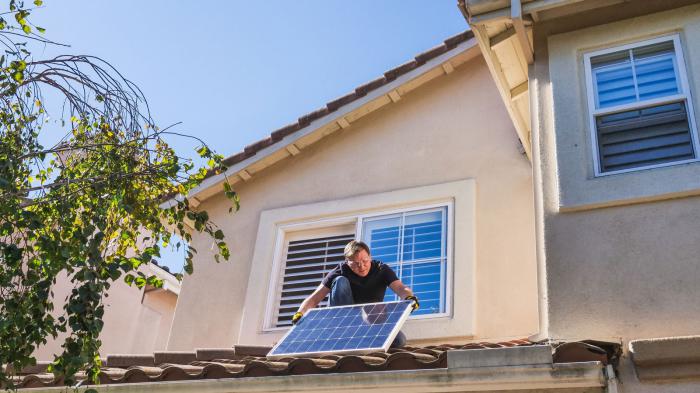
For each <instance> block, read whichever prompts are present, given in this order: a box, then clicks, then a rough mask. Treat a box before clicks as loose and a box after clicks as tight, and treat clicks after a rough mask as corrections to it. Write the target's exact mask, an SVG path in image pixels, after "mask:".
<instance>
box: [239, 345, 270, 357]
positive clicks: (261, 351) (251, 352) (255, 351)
mask: <svg viewBox="0 0 700 393" xmlns="http://www.w3.org/2000/svg"><path fill="white" fill-rule="evenodd" d="M233 349H234V351H235V353H236V355H239V356H241V355H245V356H261V357H264V356H267V354H268V352H270V350H271V349H272V347H268V346H262V345H234V346H233Z"/></svg>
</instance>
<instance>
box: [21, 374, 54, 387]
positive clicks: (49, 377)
mask: <svg viewBox="0 0 700 393" xmlns="http://www.w3.org/2000/svg"><path fill="white" fill-rule="evenodd" d="M60 382H62V380H59V379H55V378H54V376H53V374H49V373H41V374H32V375H28V376H26V377H24V379H22V382H21V383H20V384H19V387H22V388H43V387H45V386H51V385H58V384H59V383H60Z"/></svg>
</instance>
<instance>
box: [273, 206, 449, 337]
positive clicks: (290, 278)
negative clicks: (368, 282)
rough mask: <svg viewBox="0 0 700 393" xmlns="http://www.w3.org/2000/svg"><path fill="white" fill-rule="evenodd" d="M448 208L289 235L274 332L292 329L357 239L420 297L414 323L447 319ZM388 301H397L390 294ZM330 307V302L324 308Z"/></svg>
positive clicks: (356, 219) (370, 217) (350, 220)
mask: <svg viewBox="0 0 700 393" xmlns="http://www.w3.org/2000/svg"><path fill="white" fill-rule="evenodd" d="M450 206H451V204H443V205H439V206H431V207H421V208H416V209H409V210H404V211H398V212H389V213H374V214H367V215H357V216H353V217H346V218H344V222H343V224H337V223H336V224H333V225H330V226H329V225H326V226H324V224H323V223H320V224H319V225H320V227H318V228H315V229H313V230H308V229H304V230H299V231H296V232H295V231H290V232H286V233H285V235H284V236H285V239H284V242H285V243H284V251H283V255H282V261H283V264H282V266H281V269H280V270H281V272H280V279H279V280H278V282H279V285H278V287H277V288H278V289H277V294H278V299H277V301H276V302H275V304H276V306H277V307H276V313H275V315H274V317H273V319H272V320H273V321H274V322H273V324H274V326H276V327H285V326H289V325H291V318H292V315H293V314H294V312H296V310H297V309H298V308H299V305H301V302H302V301H304V299H306V297H308V296H309V295H310V294H311V293H312V292H313V290H314V289H315V288H316V287H318V285H319V284H320V283H321V280H322V279H323V277H324V276H325V275H326V274H327V273H328V272H329V271H330V270H332V269H333V268H335V267H336V266H337V265H338V264H339V263H341V262H343V261H344V259H345V258H344V256H343V249H344V247H345V245H346V244H347V243H348V242H349V241H350V240H352V239H356V238H357V239H362V240H363V241H365V242H366V243H367V244H368V245H369V246H370V250H371V254H372V259H376V260H379V261H381V262H383V263H386V264H388V265H389V266H391V268H392V269H393V270H394V271H395V272H396V275H397V276H398V277H399V278H400V279H401V281H403V282H404V283H405V284H406V285H408V286H409V287H411V289H412V290H413V292H414V293H415V294H416V296H418V298H419V299H420V302H421V307H420V309H419V310H418V311H417V312H415V313H414V314H413V318H421V317H434V316H444V315H446V312H447V300H448V299H447V293H448V291H447V285H448V279H447V278H448V277H449V274H448V270H449V264H448V250H449V248H448V245H447V241H448V217H449V209H450ZM348 228H352V229H353V230H348ZM384 300H385V301H392V300H397V297H396V296H395V294H394V293H393V292H392V291H391V289H388V288H387V293H386V296H385V299H384ZM327 304H328V298H326V299H324V300H323V302H321V304H320V306H321V307H324V306H326V305H327Z"/></svg>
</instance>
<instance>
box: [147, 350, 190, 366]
mask: <svg viewBox="0 0 700 393" xmlns="http://www.w3.org/2000/svg"><path fill="white" fill-rule="evenodd" d="M153 358H154V361H155V364H163V363H179V364H187V363H190V362H194V361H195V360H197V354H196V352H194V351H156V352H154V353H153Z"/></svg>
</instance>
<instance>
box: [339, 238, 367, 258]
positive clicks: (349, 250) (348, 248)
mask: <svg viewBox="0 0 700 393" xmlns="http://www.w3.org/2000/svg"><path fill="white" fill-rule="evenodd" d="M360 250H365V251H366V252H367V254H369V253H370V252H369V246H368V245H367V243H365V242H363V241H360V240H352V241H350V243H348V244H347V245H345V250H344V251H343V255H345V259H350V258H352V257H353V256H354V255H355V254H357V253H358V252H360Z"/></svg>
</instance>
